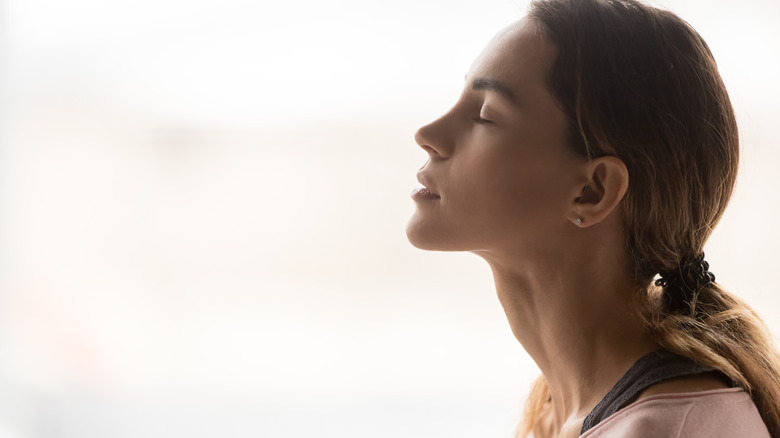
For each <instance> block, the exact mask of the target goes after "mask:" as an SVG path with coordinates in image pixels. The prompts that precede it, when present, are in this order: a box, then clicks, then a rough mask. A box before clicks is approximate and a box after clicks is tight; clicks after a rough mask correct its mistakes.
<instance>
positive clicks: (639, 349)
mask: <svg viewBox="0 0 780 438" xmlns="http://www.w3.org/2000/svg"><path fill="white" fill-rule="evenodd" d="M591 248H592V247H591ZM577 253H578V252H577V251H573V252H572V253H570V254H571V255H568V256H566V255H564V256H561V253H560V252H557V253H556V254H550V255H549V257H546V256H544V255H539V254H535V255H534V257H533V258H532V260H533V261H532V262H531V263H528V261H527V259H526V260H518V259H517V258H513V257H511V256H507V255H503V256H499V255H496V254H480V255H482V256H483V257H484V258H485V259H486V260H487V261H488V263H489V264H490V266H491V268H492V270H493V276H494V279H495V284H496V290H497V293H498V297H499V299H500V301H501V304H502V306H503V307H504V310H505V312H506V315H507V318H508V320H509V323H510V326H511V328H512V331H513V333H514V334H515V336H516V337H517V339H518V340H519V341H520V343H521V344H522V345H523V347H524V348H525V349H526V351H527V352H528V353H529V354H530V355H531V357H532V358H533V359H534V361H535V362H536V364H537V365H538V366H539V368H540V369H541V371H542V373H543V374H544V376H545V378H546V380H547V384H548V386H549V388H550V392H551V395H552V415H553V418H552V420H553V421H552V422H553V424H554V425H555V426H556V427H555V428H556V429H557V430H558V431H560V430H561V428H563V427H564V425H566V424H568V425H571V424H572V423H574V424H578V423H581V421H582V419H584V417H585V416H587V414H588V413H589V412H590V411H591V410H592V409H593V408H594V407H595V406H596V404H597V403H598V402H599V401H600V400H601V399H602V398H603V397H604V395H606V393H607V392H608V391H609V390H610V389H611V388H612V386H613V385H614V384H615V383H616V382H617V381H618V380H619V379H620V377H621V376H622V375H623V374H625V372H626V371H628V369H629V368H630V367H631V365H632V364H633V363H634V362H635V361H636V360H637V359H639V358H640V357H642V356H644V355H645V354H647V353H649V352H651V351H653V350H655V349H657V348H658V345H657V344H656V343H655V342H654V341H653V340H652V339H651V337H650V335H649V333H648V332H647V330H646V329H645V328H644V325H643V323H642V321H641V319H640V318H639V316H638V315H637V314H636V312H635V311H634V307H635V306H633V305H632V301H633V299H632V296H633V295H634V286H633V284H634V282H633V281H632V279H631V276H630V275H629V270H628V269H623V268H622V267H623V266H626V263H625V260H619V259H615V258H614V254H615V253H616V252H608V251H604V252H602V253H599V252H596V253H595V254H594V253H592V252H591V253H589V254H588V256H587V257H582V255H583V254H584V253H582V252H579V255H580V256H579V257H578V256H575V255H574V254H577Z"/></svg>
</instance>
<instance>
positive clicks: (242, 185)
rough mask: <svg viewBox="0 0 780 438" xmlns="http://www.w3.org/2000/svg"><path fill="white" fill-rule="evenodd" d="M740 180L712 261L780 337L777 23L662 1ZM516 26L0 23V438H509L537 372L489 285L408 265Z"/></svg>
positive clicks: (330, 9) (312, 16) (310, 20)
mask: <svg viewBox="0 0 780 438" xmlns="http://www.w3.org/2000/svg"><path fill="white" fill-rule="evenodd" d="M662 5H665V6H666V7H668V8H670V9H672V10H673V11H675V12H677V13H678V14H680V15H681V16H682V17H684V18H686V19H687V20H688V21H689V22H690V23H692V24H693V25H694V27H696V28H697V29H698V30H699V31H700V33H702V35H703V36H704V37H705V39H706V40H707V41H708V42H709V44H710V47H711V48H712V50H713V52H714V54H715V57H716V59H717V60H718V62H719V65H720V68H721V73H722V76H723V78H724V80H725V82H726V85H727V87H728V88H729V90H730V93H731V97H732V100H733V103H734V105H735V108H736V111H737V115H738V119H739V122H740V127H741V137H742V144H743V155H742V163H741V172H742V173H741V175H740V180H739V183H738V187H737V191H736V194H735V196H734V199H733V201H732V205H731V207H730V209H729V210H728V212H727V214H726V216H725V218H724V219H723V221H722V223H721V225H720V226H719V228H718V229H717V230H716V232H715V235H714V237H713V238H712V239H711V241H710V244H709V246H708V247H707V255H708V260H709V261H710V263H711V265H712V269H713V271H714V272H715V273H716V274H717V276H718V280H719V282H720V283H721V284H723V285H724V286H725V287H727V288H730V289H731V290H733V291H736V292H737V293H739V294H740V295H741V296H742V297H744V298H745V299H746V300H747V301H748V302H749V303H751V304H752V305H753V306H755V307H756V308H757V310H758V311H759V312H760V314H761V315H762V316H763V317H764V319H765V320H766V321H767V322H768V324H769V325H770V327H771V328H772V330H773V332H774V333H780V309H779V308H778V302H780V300H778V298H777V296H778V295H777V294H778V292H779V291H778V287H777V285H776V283H775V281H774V275H775V273H776V272H777V263H776V257H777V247H778V243H780V231H778V230H779V229H780V227H778V226H777V218H778V217H780V194H779V193H780V190H779V189H778V186H780V184H778V183H780V177H778V169H780V152H779V151H778V143H779V142H780V135H778V130H777V119H778V117H779V116H780V85H778V84H779V81H778V78H780V31H779V30H778V29H780V26H778V25H777V24H778V23H780V2H778V1H777V0H745V1H741V2H739V3H738V4H737V3H736V2H733V1H713V0H698V1H689V0H678V1H672V0H668V1H666V2H663V3H662ZM525 9H526V3H525V2H523V1H521V0H512V1H480V2H477V1H473V2H467V1H434V0H421V1H418V2H411V1H394V2H385V3H377V2H365V1H357V0H352V1H332V2H319V1H314V0H306V1H299V2H289V3H283V2H280V1H277V2H263V1H260V2H258V1H240V0H222V1H220V2H217V1H213V0H211V1H207V0H189V1H184V0H133V1H129V0H72V1H68V2H63V1H55V0H5V2H4V3H3V14H2V18H3V20H4V22H3V23H2V34H1V35H2V37H1V38H2V39H1V40H0V50H1V52H0V79H2V95H1V96H0V98H1V99H0V101H1V102H2V106H3V108H2V109H3V118H2V147H1V149H0V437H9V438H17V437H18V438H22V437H24V438H44V437H45V438H59V437H74V438H91V437H95V438H124V437H128V438H130V437H145V438H156V437H161V438H162V437H166V438H167V437H214V436H224V437H264V438H265V437H267V438H287V437H296V438H297V437H304V436H315V435H316V436H319V437H339V438H349V437H366V436H372V437H404V438H416V437H420V438H423V437H424V438H435V437H448V438H453V437H507V436H509V434H510V433H511V430H512V428H513V425H514V422H515V420H516V419H517V416H518V414H519V411H520V405H521V402H522V400H523V398H524V396H525V392H526V390H527V388H528V384H529V382H530V381H531V380H532V379H533V378H534V377H535V376H536V374H537V371H536V369H535V367H534V365H533V363H532V361H531V360H530V359H529V358H528V357H527V356H526V355H525V353H524V352H523V351H522V349H521V347H520V346H519V345H518V344H517V342H516V341H515V340H514V338H513V337H512V335H511V333H510V331H509V328H508V326H507V324H506V321H505V319H504V315H503V312H502V311H501V309H500V306H499V304H498V302H497V300H496V299H495V296H494V290H493V286H492V279H491V278H490V275H489V272H488V269H487V266H486V265H485V264H484V263H483V262H482V261H481V260H479V259H478V258H476V257H474V256H471V255H468V254H450V253H426V252H422V251H419V250H416V249H414V248H412V247H411V246H410V245H409V244H408V243H407V241H406V238H405V235H404V227H405V223H406V220H407V218H408V217H409V215H410V213H411V212H412V209H413V204H412V202H411V200H410V199H409V197H408V194H409V192H410V191H411V189H412V188H413V187H415V186H416V185H417V184H416V181H415V172H416V170H417V168H419V167H420V166H421V165H422V164H423V162H424V160H425V154H424V152H423V151H422V150H421V149H419V148H418V147H416V146H415V144H414V142H413V140H412V135H413V133H414V131H415V130H416V128H417V127H418V126H420V125H422V124H424V123H426V122H428V121H430V120H432V119H434V118H435V117H437V116H439V115H440V114H442V113H443V112H444V111H446V110H447V108H448V107H449V105H451V104H452V103H453V102H454V101H455V99H456V97H457V95H458V93H459V92H460V89H461V87H462V86H463V75H464V74H465V72H466V71H467V70H468V68H469V66H470V64H471V62H472V60H473V58H474V57H475V56H476V55H477V54H478V53H479V51H480V50H481V49H482V47H483V46H484V45H485V44H486V42H487V41H488V40H489V39H490V37H491V36H492V35H493V34H494V33H495V32H497V31H498V30H499V29H500V28H501V27H503V26H504V25H506V24H508V23H509V22H511V21H514V20H515V19H517V18H519V17H521V16H522V15H523V13H524V11H525Z"/></svg>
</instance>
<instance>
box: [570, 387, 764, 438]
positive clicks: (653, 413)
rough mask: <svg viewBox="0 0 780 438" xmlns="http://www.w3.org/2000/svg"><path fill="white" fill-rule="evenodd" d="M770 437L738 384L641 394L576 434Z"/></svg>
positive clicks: (601, 437) (603, 437)
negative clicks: (641, 396)
mask: <svg viewBox="0 0 780 438" xmlns="http://www.w3.org/2000/svg"><path fill="white" fill-rule="evenodd" d="M651 437H652V438H667V437H673V438H735V437H738V438H770V436H769V432H768V431H767V428H766V425H765V424H764V422H763V421H762V420H761V416H760V415H759V413H758V409H756V405H755V404H754V403H753V400H752V399H751V398H750V396H749V395H748V394H747V393H746V392H745V391H743V390H742V389H740V388H728V389H715V390H711V391H701V392H688V393H678V394H659V395H654V396H651V397H647V398H643V399H641V400H639V401H637V402H634V403H632V404H630V405H628V406H626V407H625V408H623V409H621V410H619V411H618V412H616V413H614V414H612V415H610V416H609V417H607V418H606V419H604V420H603V421H601V422H600V423H598V424H597V425H595V426H594V427H593V428H591V429H589V430H588V431H587V432H585V433H584V434H582V435H580V438H651Z"/></svg>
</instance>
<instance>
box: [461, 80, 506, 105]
mask: <svg viewBox="0 0 780 438" xmlns="http://www.w3.org/2000/svg"><path fill="white" fill-rule="evenodd" d="M471 89H472V90H488V91H493V92H495V93H498V94H500V95H501V96H504V97H505V98H506V99H507V100H509V101H510V102H512V103H515V104H516V103H517V98H516V97H515V93H514V92H513V91H512V89H510V88H509V87H508V86H507V85H506V84H504V83H503V82H500V81H497V80H495V79H487V78H477V79H474V81H473V82H472V83H471Z"/></svg>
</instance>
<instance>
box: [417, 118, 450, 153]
mask: <svg viewBox="0 0 780 438" xmlns="http://www.w3.org/2000/svg"><path fill="white" fill-rule="evenodd" d="M444 121H445V120H444V117H441V118H440V119H438V120H436V121H434V122H431V123H429V124H427V125H425V126H423V127H422V128H420V129H418V130H417V132H416V133H415V134H414V141H415V142H417V144H418V145H420V147H421V148H423V149H424V150H425V152H428V155H429V156H430V157H431V159H432V160H435V159H444V158H447V157H448V156H449V155H450V154H451V151H452V148H451V146H450V142H451V139H449V137H448V136H447V130H446V129H444Z"/></svg>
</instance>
